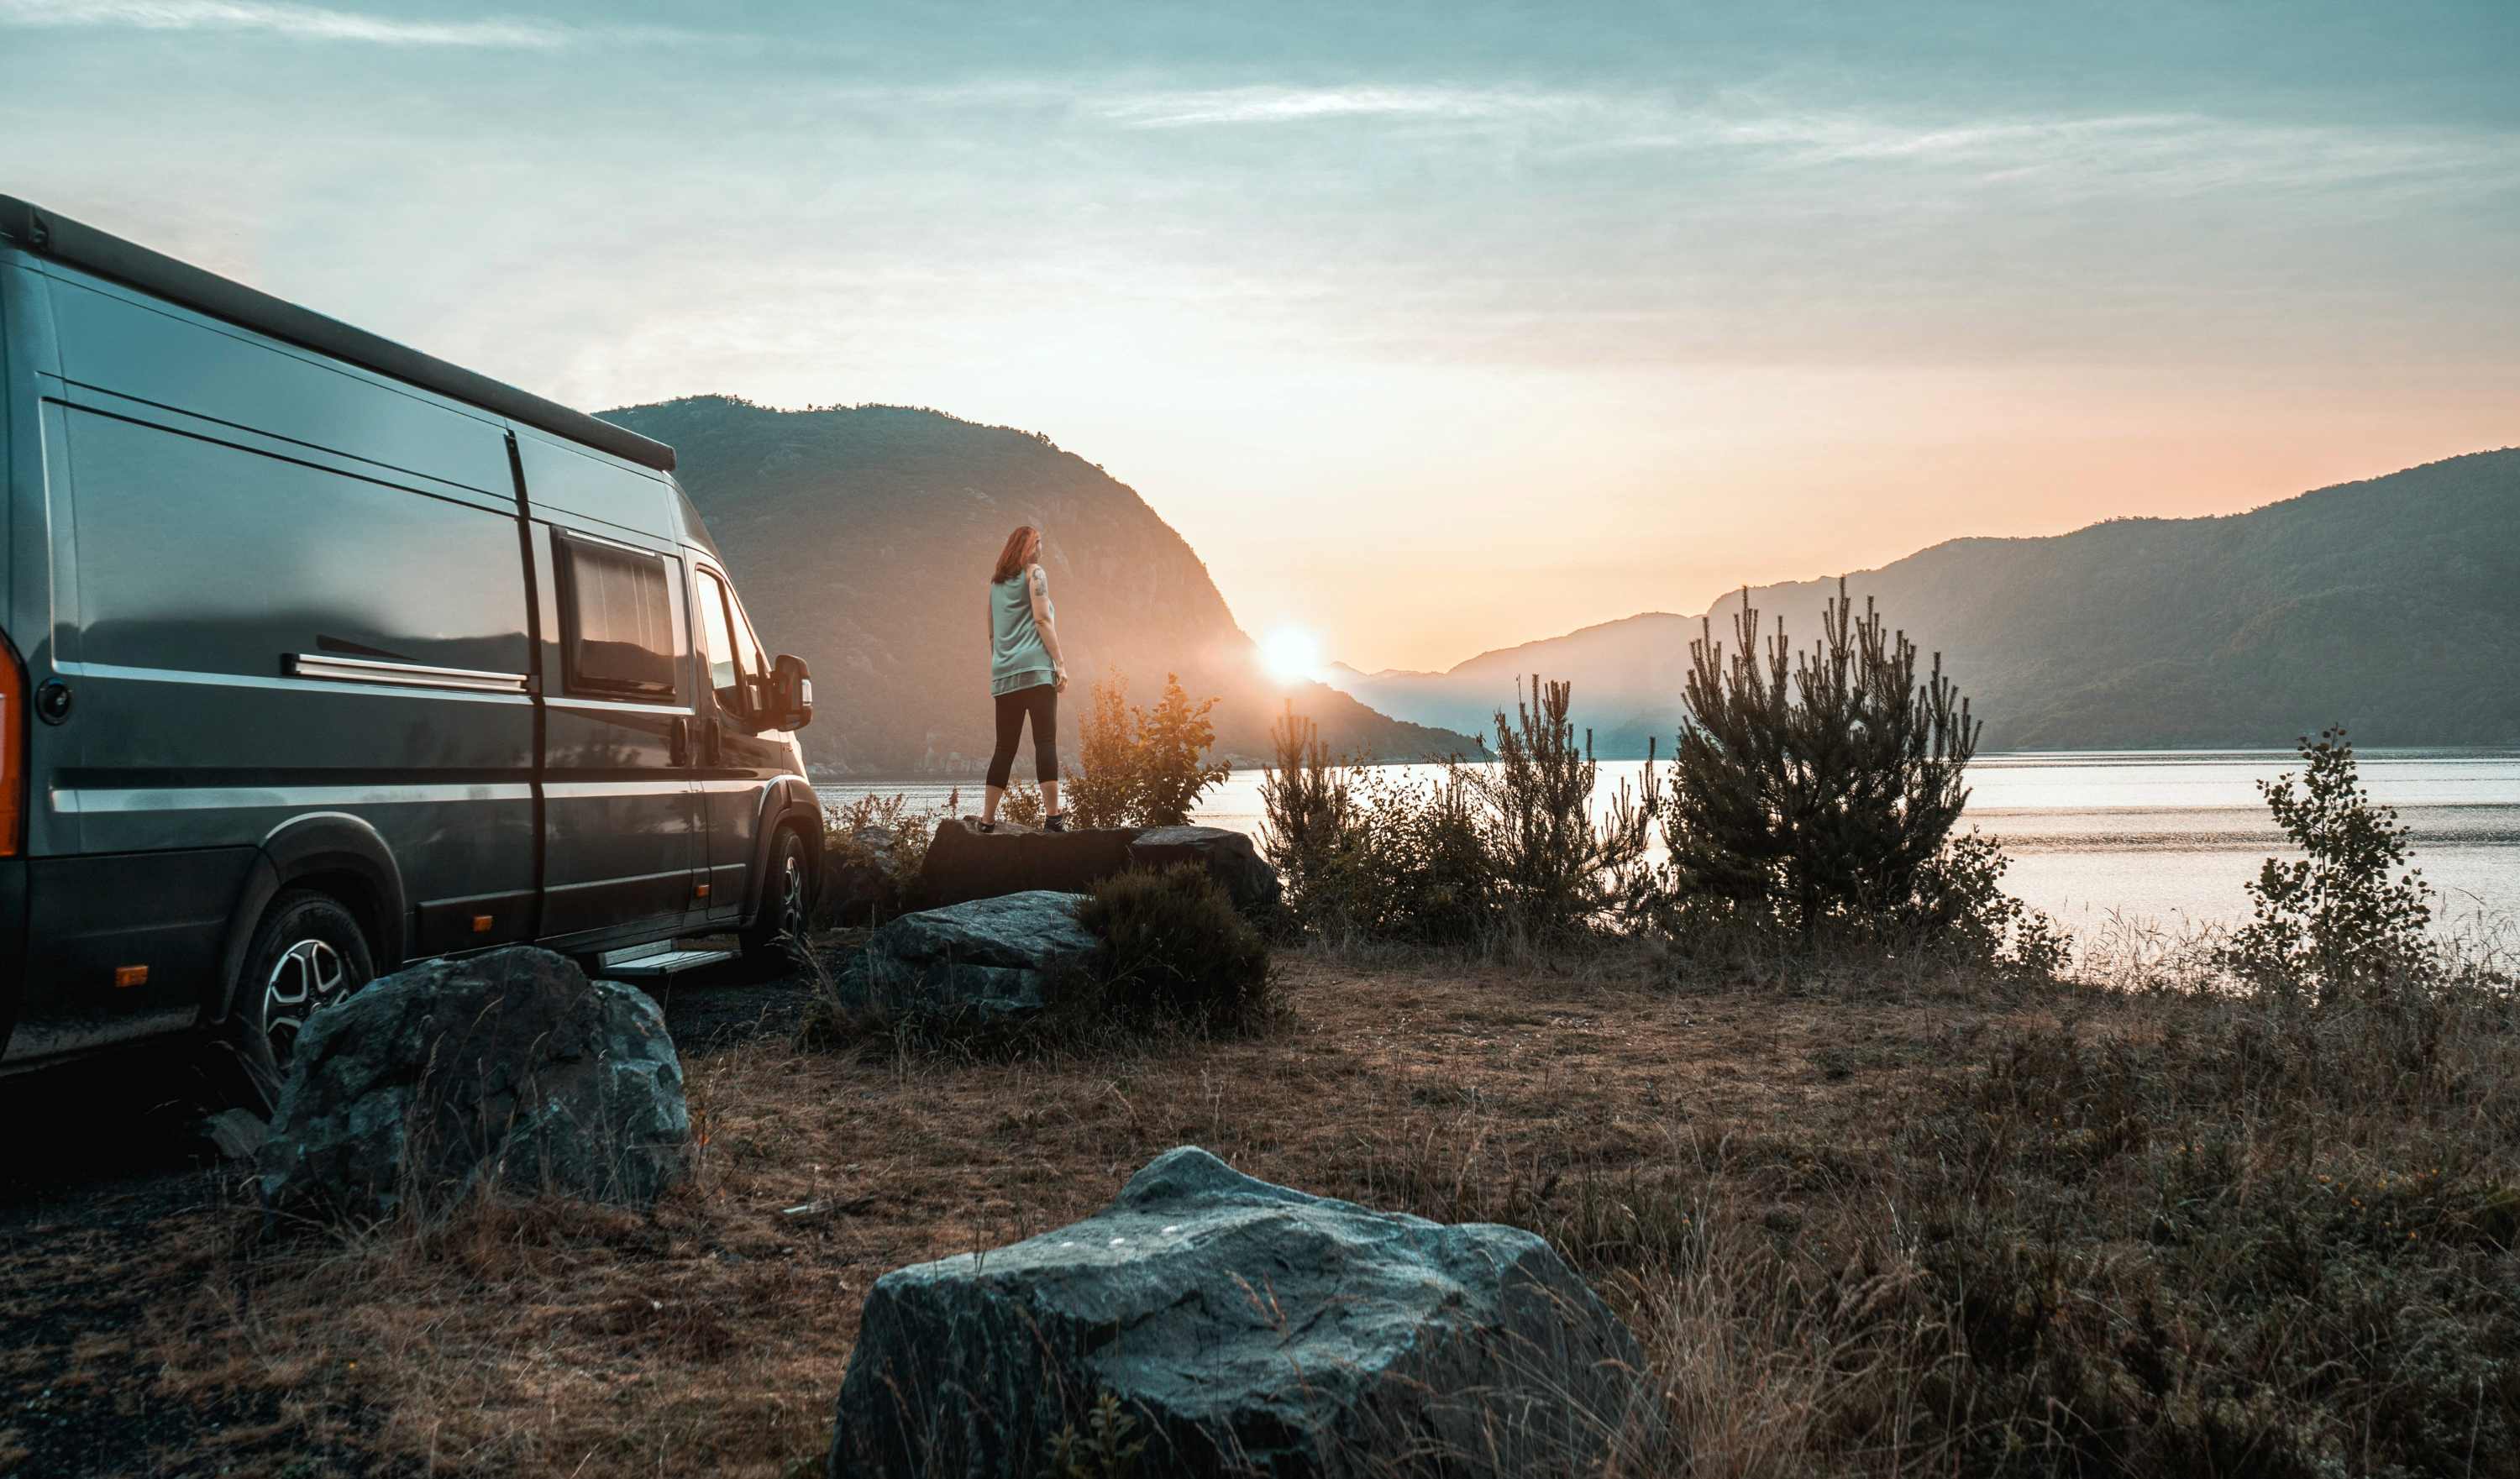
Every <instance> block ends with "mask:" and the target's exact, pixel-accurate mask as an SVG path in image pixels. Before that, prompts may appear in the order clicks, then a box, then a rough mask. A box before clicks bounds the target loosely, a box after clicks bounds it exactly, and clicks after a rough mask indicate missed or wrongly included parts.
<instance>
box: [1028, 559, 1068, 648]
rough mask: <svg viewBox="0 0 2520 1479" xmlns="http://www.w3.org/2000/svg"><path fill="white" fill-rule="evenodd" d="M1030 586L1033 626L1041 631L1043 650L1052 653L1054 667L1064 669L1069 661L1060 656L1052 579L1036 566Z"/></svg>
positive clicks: (1033, 568)
mask: <svg viewBox="0 0 2520 1479" xmlns="http://www.w3.org/2000/svg"><path fill="white" fill-rule="evenodd" d="M1028 584H1029V585H1030V587H1031V589H1032V624H1033V625H1034V626H1036V627H1039V628H1040V629H1041V645H1042V649H1043V650H1045V651H1047V652H1049V653H1050V660H1051V664H1052V666H1054V667H1062V668H1063V667H1065V666H1067V659H1066V658H1064V657H1061V656H1060V655H1058V623H1057V622H1056V621H1054V620H1053V619H1052V618H1051V614H1050V577H1049V576H1047V575H1044V574H1043V573H1042V572H1041V566H1039V565H1035V566H1033V567H1032V578H1031V580H1030V581H1029V582H1028Z"/></svg>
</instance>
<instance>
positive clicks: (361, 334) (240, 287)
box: [0, 195, 674, 472]
mask: <svg viewBox="0 0 2520 1479" xmlns="http://www.w3.org/2000/svg"><path fill="white" fill-rule="evenodd" d="M0 239H6V240H8V241H10V242H14V243H16V244H17V245H18V246H23V247H25V248H26V249H28V250H30V251H34V252H39V253H41V254H42V255H44V256H48V257H52V258H54V259H55V260H58V261H62V262H67V263H68V264H69V265H70V266H73V267H77V268H80V269H82V270H84V271H87V272H93V273H95V274H96V275H98V276H99V277H107V278H112V279H113V280H114V281H116V282H120V283H127V284H129V285H130V286H131V287H134V288H138V289H142V290H144V291H149V292H154V293H157V294H158V296H160V297H164V298H170V299H172V300H174V301H175V302H178V303H182V304H183V305H184V306H186V307H188V308H193V309H197V310H199V311H200V312H203V313H206V314H209V315H210V316H211V317H213V318H221V319H225V320H227V321H228V322H229V323H232V324H236V325H239V326H240V327H243V328H247V329H250V330H253V331H254V332H255V333H257V334H267V335H269V336H272V337H273V338H276V339H285V340H287V341H289V342H290V343H293V344H296V345H299V346H300V347H303V348H307V349H312V350H315V351H316V352H318V353H321V354H329V355H332V356H334V357H335V358H337V359H342V360H347V361H349V362H350V363H351V364H354V365H358V366H360V367H362V368H364V369H368V370H373V371H375V372H376V373H377V374H379V375H386V376H391V377H392V378H393V379H395V380H398V381H408V382H409V383H411V384H415V385H418V386H420V387H422V388H423V389H427V390H434V391H436V392H437V393H438V394H440V395H444V396H450V397H452V398H454V399H456V400H460V401H464V402H466V403H467V404H470V405H473V406H477V407H479V408H481V409H482V410H484V411H490V412H495V413H496V414H498V415H500V416H505V417H508V418H510V419H511V420H514V421H519V422H522V423H524V424H525V425H526V426H535V427H539V428H540V429H542V430H545V431H549V432H551V433H553V434H554V435H556V436H564V437H566V438H568V439H569V440H570V441H574V442H581V443H584V444H585V445H587V446H590V447H594V448H596V449H598V450H600V451H604V452H609V453H611V454H612V455H613V456H615V457H619V458H623V459H625V460H627V461H630V462H634V463H637V464H639V465H640V466H642V467H647V468H653V469H655V470H656V471H659V472H671V471H674V449H673V448H671V447H669V446H666V445H665V444H664V443H663V442H660V441H652V440H650V439H649V438H647V437H645V436H641V435H640V434H639V433H638V432H636V431H631V430H628V429H625V428H623V427H620V426H614V425H612V424H611V423H610V422H606V421H598V420H596V419H595V418H594V417H592V416H589V415H587V414H586V413H585V412H583V411H572V410H570V409H569V408H568V407H566V406H563V405H562V404H561V403H560V402H558V401H553V400H545V399H544V398H543V397H541V396H539V395H536V394H534V393H533V392H532V391H530V390H519V389H517V387H516V386H514V385H510V384H506V383H503V382H502V381H494V380H492V379H490V378H489V377H488V376H486V375H477V374H475V373H473V372H472V371H470V370H467V369H465V368H464V367H462V366H461V365H450V364H448V363H447V362H446V361H444V360H442V359H438V358H436V357H434V356H432V355H427V354H423V353H421V352H420V351H419V350H417V349H413V348H411V347H409V346H407V345H403V344H397V343H395V342H394V341H393V340H391V339H389V338H385V337H382V336H379V335H374V334H370V333H368V332H367V331H366V330H364V329H354V328H352V327H350V326H349V325H348V324H344V323H342V322H341V321H340V320H339V319H335V318H327V317H325V316H324V315H323V314H320V313H317V312H315V311H313V310H312V309H308V308H300V307H299V306H297V305H296V304H295V303H292V302H289V301H288V300H286V299H283V298H277V297H274V296H272V295H271V294H270V293H268V292H263V291H259V290H257V289H253V288H248V287H247V286H246V285H245V284H243V283H240V282H236V281H234V280H233V279H229V278H223V277H221V276H219V275H218V274H217V273H215V272H207V271H204V270H203V269H202V268H199V267H196V266H194V265H192V264H191V263H190V262H181V261H177V260H176V259H175V258H173V257H170V256H167V255H166V254H165V253H163V252H158V251H152V250H150V249H149V248H148V247H146V246H140V245H139V244H138V243H136V242H126V241H124V240H123V239H122V238H120V237H118V236H114V235H112V233H111V232H104V231H99V230H97V229H96V228H95V227H93V226H89V225H85V224H83V223H81V222H78V221H74V220H71V219H70V218H69V217H67V216H65V215H61V214H58V213H57V212H54V211H50V210H45V209H42V208H41V207H39V206H35V205H32V204H29V203H27V202H24V201H21V200H19V199H17V198H16V197H14V196H5V195H0Z"/></svg>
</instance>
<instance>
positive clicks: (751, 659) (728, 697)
mask: <svg viewBox="0 0 2520 1479" xmlns="http://www.w3.org/2000/svg"><path fill="white" fill-rule="evenodd" d="M742 623H743V607H742V606H740V605H736V604H735V597H734V594H733V593H732V592H730V591H728V590H727V588H726V582H725V581H723V580H720V579H718V578H717V573H716V572H715V571H713V570H702V571H700V620H699V630H700V641H701V642H702V644H704V646H705V647H706V649H707V651H708V660H709V687H711V688H713V689H715V690H717V702H718V707H720V708H722V709H725V710H726V711H727V712H729V713H733V714H742V713H749V712H751V710H752V707H753V705H752V704H750V703H749V702H747V701H746V698H745V695H746V693H747V692H748V691H749V690H750V688H751V686H752V684H753V682H754V681H755V680H757V679H759V678H760V677H761V676H762V669H761V648H760V645H759V644H757V643H755V642H753V641H752V640H751V639H752V633H751V630H750V629H749V628H748V627H745V626H744V625H743V624H742Z"/></svg>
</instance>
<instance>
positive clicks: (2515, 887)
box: [821, 749, 2520, 937]
mask: <svg viewBox="0 0 2520 1479" xmlns="http://www.w3.org/2000/svg"><path fill="white" fill-rule="evenodd" d="M2358 758H2359V759H2360V761H2361V764H2362V774H2363V785H2364V786H2365V787H2367V788H2368V789H2369V790H2370V792H2371V794H2372V796H2373V798H2374V799H2376V800H2378V801H2379V802H2381V803H2382V804H2384V805H2389V806H2394V807H2396V808H2397V809H2398V813H2399V816H2400V817H2401V818H2402V819H2403V820H2404V821H2405V822H2406V823H2407V824H2408V826H2409V827H2411V828H2413V829H2414V844H2415V864H2416V866H2417V867H2419V868H2421V869H2422V870H2423V872H2424V876H2425V878H2426V879H2427V880H2428V881H2429V882H2430V883H2431V884H2432V885H2433V886H2434V887H2435V888H2437V889H2439V890H2440V891H2441V892H2442V893H2443V895H2444V899H2443V901H2442V904H2441V906H2440V911H2439V912H2440V913H2441V914H2443V915H2444V916H2445V917H2446V919H2447V921H2448V922H2449V923H2451V924H2452V925H2453V926H2457V925H2461V924H2473V923H2475V922H2477V921H2478V919H2479V918H2480V916H2482V917H2483V918H2484V919H2485V920H2487V921H2488V922H2499V923H2508V922H2509V921H2511V920H2513V919H2520V750H2473V749H2470V750H2412V749H2408V750H2371V751H2366V752H2363V753H2362V754H2361V755H2360V756H2358ZM1410 768H1411V769H1417V767H1410ZM1640 768H1641V767H1640V765H1639V764H1637V763H1635V762H1627V763H1621V764H1606V763H1605V764H1604V765H1603V766H1602V767H1601V770H1602V773H1603V783H1604V785H1605V786H1606V785H1609V784H1616V783H1617V782H1618V781H1620V780H1627V781H1630V782H1631V783H1633V781H1634V778H1635V776H1636V774H1637V772H1638V771H1639V769H1640ZM2299 769H2300V759H2299V757H2298V756H2296V755H2294V754H2293V753H2292V752H2291V751H2288V750H2153V751H2098V752H2088V753H2067V752H2055V753H2041V754H2012V755H1991V756H1981V757H1980V758H1979V759H1978V760H1977V761H1976V762H1975V763H1974V764H1972V765H1971V766H1970V768H1969V774H1970V780H1971V788H1972V793H1971V796H1970V799H1969V807H1968V814H1967V816H1966V818H1965V819H1963V821H1962V823H1961V826H1962V827H1968V826H1971V825H1974V826H1976V827H1977V828H1979V829H1982V830H1984V831H1986V832H1988V833H1989V834H1991V835H1993V836H1996V837H2000V838H2002V839H2003V844H2004V847H2005V848H2006V850H2008V851H2009V852H2010V853H2011V854H2012V857H2013V860H2014V861H2013V867H2012V872H2011V873H2010V874H2007V875H2006V885H2007V886H2008V887H2009V888H2010V889H2011V891H2012V892H2014V893H2016V894H2018V895H2020V896H2021V897H2022V898H2024V899H2026V900H2028V901H2029V902H2030V903H2032V904H2034V905H2037V906H2038V907H2039V908H2041V909H2044V910H2047V911H2048V913H2049V914H2051V915H2054V916H2055V917H2056V919H2057V920H2058V922H2060V923H2062V924H2064V925H2065V926H2066V927H2068V928H2070V929H2072V930H2074V931H2075V932H2076V933H2077V934H2079V935H2083V936H2086V937H2089V936H2091V935H2092V934H2093V933H2094V932H2096V931H2098V930H2099V929H2101V928H2102V927H2103V926H2105V925H2106V924H2107V923H2108V922H2109V920H2110V918H2111V916H2112V914H2113V913H2114V914H2115V915H2117V916H2119V917H2120V918H2122V919H2126V920H2130V921H2139V922H2143V923H2148V924H2153V925H2158V926H2162V927H2166V928H2172V929H2176V928H2181V927H2183V926H2186V925H2189V924H2194V923H2203V922H2211V921H2230V920H2236V919H2245V918H2247V915H2248V900H2247V896H2246V894H2245V893H2244V892H2243V885H2244V884H2246V883H2247V882H2248V880H2249V879H2251V878H2253V877H2255V876H2256V874H2257V870H2258V863H2259V860H2260V859H2263V858H2265V857H2268V856H2269V855H2271V854H2273V855H2281V854H2282V853H2283V851H2284V849H2283V848H2282V847H2280V846H2279V844H2280V843H2281V842H2282V840H2283V838H2282V834H2281V833H2280V832H2278V831H2277V830H2276V829H2275V828H2274V824H2273V822H2271V821H2270V820H2269V819H2268V817H2267V811H2266V806H2265V803H2264V802H2262V801H2261V800H2260V799H2259V797H2258V793H2257V787H2256V783H2257V782H2260V781H2269V780H2273V779H2274V778H2275V777H2276V776H2278V775H2281V774H2283V773H2284V772H2286V771H2297V770H2299ZM821 789H822V792H823V794H824V796H825V797H826V798H827V799H830V800H834V801H839V800H847V799H849V798H851V797H854V796H857V795H860V794H864V793H866V792H869V791H874V792H877V793H880V794H884V795H890V794H892V793H894V792H896V791H899V792H903V793H905V794H907V795H908V796H909V797H910V798H911V800H912V801H914V802H916V803H919V804H922V805H933V806H941V805H943V804H944V802H945V799H946V797H947V796H948V794H949V793H951V792H952V791H953V790H954V789H955V787H953V786H952V785H946V784H935V783H933V782H929V781H902V782H886V781H853V782H849V783H845V784H827V785H824V786H823V787H821ZM962 791H963V796H964V800H965V805H966V807H967V809H968V810H972V811H976V810H977V809H978V804H979V794H980V787H979V785H978V784H977V783H967V784H965V785H963V787H962ZM1197 820H1199V821H1200V822H1203V823H1206V824H1207V825H1209V826H1213V827H1230V828H1234V829H1238V830H1241V831H1256V830H1257V829H1258V828H1259V825H1260V772H1258V771H1245V772H1238V773H1237V774H1236V775H1235V776H1234V777H1233V778H1232V779H1231V780H1229V781H1228V782H1227V783H1226V784H1225V786H1224V788H1223V789H1221V790H1217V791H1211V792H1209V793H1208V796H1207V799H1206V803H1205V804H1204V805H1203V806H1201V807H1200V809H1199V814H1198V818H1197Z"/></svg>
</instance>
